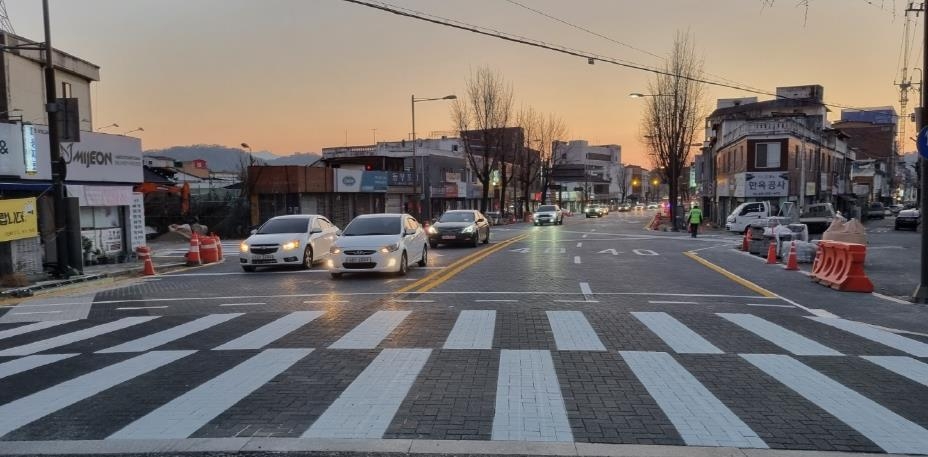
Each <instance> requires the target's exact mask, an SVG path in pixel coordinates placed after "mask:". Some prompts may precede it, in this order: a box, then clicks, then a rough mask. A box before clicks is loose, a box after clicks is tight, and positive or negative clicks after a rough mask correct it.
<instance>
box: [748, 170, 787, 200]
mask: <svg viewBox="0 0 928 457" xmlns="http://www.w3.org/2000/svg"><path fill="white" fill-rule="evenodd" d="M787 195H789V174H788V173H785V172H764V173H745V174H744V196H745V197H748V198H758V197H786V196H787Z"/></svg>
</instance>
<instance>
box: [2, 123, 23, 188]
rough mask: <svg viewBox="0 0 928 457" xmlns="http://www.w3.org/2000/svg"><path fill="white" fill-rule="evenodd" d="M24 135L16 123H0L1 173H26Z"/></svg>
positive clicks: (7, 174)
mask: <svg viewBox="0 0 928 457" xmlns="http://www.w3.org/2000/svg"><path fill="white" fill-rule="evenodd" d="M24 166H25V157H24V156H23V137H22V134H21V133H20V130H19V126H18V125H16V124H0V175H4V176H22V174H23V173H25V168H24Z"/></svg>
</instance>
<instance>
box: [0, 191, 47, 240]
mask: <svg viewBox="0 0 928 457" xmlns="http://www.w3.org/2000/svg"><path fill="white" fill-rule="evenodd" d="M36 214H37V211H36V206H35V198H16V199H10V200H0V241H13V240H21V239H23V238H33V237H36V236H38V235H39V230H38V227H39V226H38V218H37V216H36Z"/></svg>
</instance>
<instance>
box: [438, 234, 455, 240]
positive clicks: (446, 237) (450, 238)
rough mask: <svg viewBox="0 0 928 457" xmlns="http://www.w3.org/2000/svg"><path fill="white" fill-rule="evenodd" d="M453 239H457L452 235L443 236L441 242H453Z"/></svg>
mask: <svg viewBox="0 0 928 457" xmlns="http://www.w3.org/2000/svg"><path fill="white" fill-rule="evenodd" d="M455 238H457V237H456V236H454V235H445V236H443V237H441V239H443V240H453V239H455Z"/></svg>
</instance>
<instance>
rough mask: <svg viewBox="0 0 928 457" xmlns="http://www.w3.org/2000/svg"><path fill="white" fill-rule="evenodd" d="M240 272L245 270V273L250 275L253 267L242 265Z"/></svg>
mask: <svg viewBox="0 0 928 457" xmlns="http://www.w3.org/2000/svg"><path fill="white" fill-rule="evenodd" d="M242 270H245V271H247V272H248V273H252V272H254V271H255V267H252V266H244V265H243V266H242Z"/></svg>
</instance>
